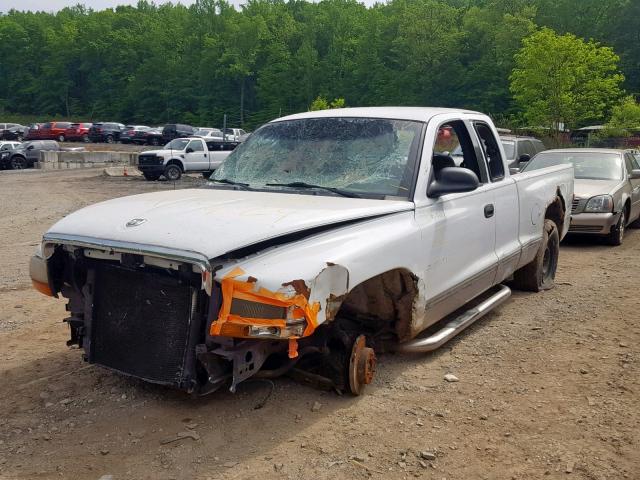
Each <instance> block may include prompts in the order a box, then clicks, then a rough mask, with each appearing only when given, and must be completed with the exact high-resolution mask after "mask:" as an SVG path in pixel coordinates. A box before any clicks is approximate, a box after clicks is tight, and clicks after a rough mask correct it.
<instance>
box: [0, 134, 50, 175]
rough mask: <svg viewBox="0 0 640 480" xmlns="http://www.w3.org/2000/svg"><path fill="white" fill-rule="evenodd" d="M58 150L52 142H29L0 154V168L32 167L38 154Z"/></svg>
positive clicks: (38, 157)
mask: <svg viewBox="0 0 640 480" xmlns="http://www.w3.org/2000/svg"><path fill="white" fill-rule="evenodd" d="M47 150H49V151H57V150H60V145H58V142H56V141H54V140H31V141H29V142H24V143H21V144H20V145H18V146H17V147H16V148H14V149H13V150H8V151H5V152H0V168H7V167H10V168H12V169H14V170H21V169H23V168H28V167H33V164H34V163H35V162H37V161H38V160H39V159H40V152H43V151H47Z"/></svg>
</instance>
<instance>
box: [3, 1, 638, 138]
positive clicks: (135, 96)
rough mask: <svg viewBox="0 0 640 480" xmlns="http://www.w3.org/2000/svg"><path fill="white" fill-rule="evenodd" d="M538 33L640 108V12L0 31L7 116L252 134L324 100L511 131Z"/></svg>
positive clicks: (372, 12) (218, 10)
mask: <svg viewBox="0 0 640 480" xmlns="http://www.w3.org/2000/svg"><path fill="white" fill-rule="evenodd" d="M541 27H549V28H550V29H552V30H554V31H555V32H557V33H559V34H562V33H566V32H570V33H573V34H575V35H576V36H577V37H580V38H583V39H586V40H588V39H593V40H595V41H596V42H599V43H600V44H602V45H606V46H610V47H612V49H613V50H614V51H615V53H616V54H617V55H618V56H619V57H620V61H619V68H620V70H621V72H622V73H623V74H624V76H625V80H624V83H623V84H622V86H623V88H624V89H625V90H626V92H628V93H632V94H633V93H636V94H637V93H639V92H640V2H639V1H636V0H391V1H389V2H387V3H380V4H376V5H374V6H371V7H367V6H365V5H363V4H361V3H358V2H356V1H355V0H322V1H320V2H317V3H312V2H308V1H303V0H290V1H288V2H285V1H282V0H249V2H248V3H247V4H246V5H245V6H243V7H242V8H239V9H236V8H234V7H233V6H231V5H230V4H228V3H226V2H225V1H224V0H198V1H197V2H196V3H195V4H193V5H191V6H189V7H186V6H183V5H179V4H178V5H172V4H163V5H155V4H153V3H150V2H146V1H140V2H139V3H138V5H137V6H136V7H130V6H122V7H118V8H116V9H114V10H104V11H92V10H90V9H86V8H84V7H82V6H77V7H73V8H65V9H63V10H61V11H59V12H57V13H55V14H52V13H44V12H37V13H36V12H19V11H10V12H8V13H6V14H2V15H0V114H2V113H4V114H5V116H6V115H9V114H22V115H38V116H40V118H43V119H48V117H56V118H67V119H74V120H118V121H123V122H142V123H147V124H156V123H162V122H168V121H182V122H186V123H192V124H197V125H205V124H208V125H210V124H213V125H220V124H221V123H222V116H223V115H224V114H227V116H228V119H229V123H230V124H233V125H241V126H244V127H248V128H253V127H255V126H257V125H259V124H261V123H264V122H265V121H267V120H269V119H271V118H273V117H277V116H279V115H284V114H287V113H292V112H298V111H305V110H307V109H309V106H310V104H311V103H312V102H313V101H314V99H316V98H317V97H318V96H322V97H324V98H327V99H329V100H331V99H334V98H340V99H344V101H345V104H346V105H347V106H364V105H391V104H396V105H437V106H456V107H466V108H472V109H478V110H481V111H484V112H487V113H490V114H491V115H493V116H494V117H495V118H497V119H499V120H502V121H503V122H506V121H507V120H508V121H509V122H511V123H513V122H517V121H518V119H519V118H521V116H520V111H519V109H518V107H517V106H516V104H515V103H514V100H513V98H512V95H511V93H510V89H509V77H510V74H511V72H512V70H513V69H514V65H515V63H514V62H515V60H514V56H515V55H516V54H517V53H518V51H519V50H520V48H521V47H522V42H523V38H525V37H527V36H529V35H531V34H532V33H533V32H535V31H537V30H539V29H540V28H541ZM0 116H1V115H0ZM593 120H594V121H598V120H603V119H593Z"/></svg>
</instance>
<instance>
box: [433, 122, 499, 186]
mask: <svg viewBox="0 0 640 480" xmlns="http://www.w3.org/2000/svg"><path fill="white" fill-rule="evenodd" d="M432 167H433V168H432V170H433V172H434V174H437V173H438V171H439V170H441V169H442V168H445V167H461V168H467V169H469V170H471V171H472V172H473V173H475V174H476V176H477V177H478V180H479V181H480V183H484V182H486V181H487V176H486V173H485V169H484V166H483V165H482V161H481V160H479V159H478V156H477V154H476V150H475V148H474V147H473V142H472V140H471V136H470V135H469V131H468V130H467V127H466V125H465V123H464V122H463V121H462V120H454V121H449V122H446V123H444V124H442V125H440V127H439V128H438V134H437V137H436V141H435V145H434V146H433V158H432Z"/></svg>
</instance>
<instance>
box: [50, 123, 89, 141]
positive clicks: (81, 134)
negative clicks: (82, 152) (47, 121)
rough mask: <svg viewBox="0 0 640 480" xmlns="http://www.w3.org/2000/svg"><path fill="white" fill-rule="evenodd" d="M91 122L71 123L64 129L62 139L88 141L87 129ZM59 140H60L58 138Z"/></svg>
mask: <svg viewBox="0 0 640 480" xmlns="http://www.w3.org/2000/svg"><path fill="white" fill-rule="evenodd" d="M91 125H92V124H91V123H72V124H71V126H70V127H69V128H67V129H66V130H65V131H64V134H63V135H64V140H68V141H72V142H88V141H89V129H90V128H91ZM58 140H59V141H61V142H62V141H63V140H60V139H59V138H58Z"/></svg>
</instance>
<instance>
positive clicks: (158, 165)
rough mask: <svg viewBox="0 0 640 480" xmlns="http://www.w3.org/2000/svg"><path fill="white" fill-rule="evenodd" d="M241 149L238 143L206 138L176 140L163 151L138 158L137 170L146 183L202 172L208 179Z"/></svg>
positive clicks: (144, 154)
mask: <svg viewBox="0 0 640 480" xmlns="http://www.w3.org/2000/svg"><path fill="white" fill-rule="evenodd" d="M236 146H238V142H235V141H220V140H217V139H203V138H175V139H173V140H171V141H170V142H169V143H167V144H166V145H165V146H164V147H163V148H162V150H149V151H145V152H142V153H141V154H140V155H138V168H139V169H140V171H141V172H142V174H143V175H144V178H146V179H147V180H158V179H159V178H160V177H161V176H163V175H164V177H165V178H166V179H167V180H172V181H175V180H179V179H180V177H181V176H182V174H183V173H186V172H190V173H202V174H203V175H204V176H205V177H207V178H208V177H209V175H210V174H211V172H213V171H214V170H215V169H216V168H218V167H219V166H220V164H221V163H222V162H223V161H224V159H225V158H227V157H228V156H229V154H230V153H231V152H232V151H233V150H234V149H235V148H236Z"/></svg>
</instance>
